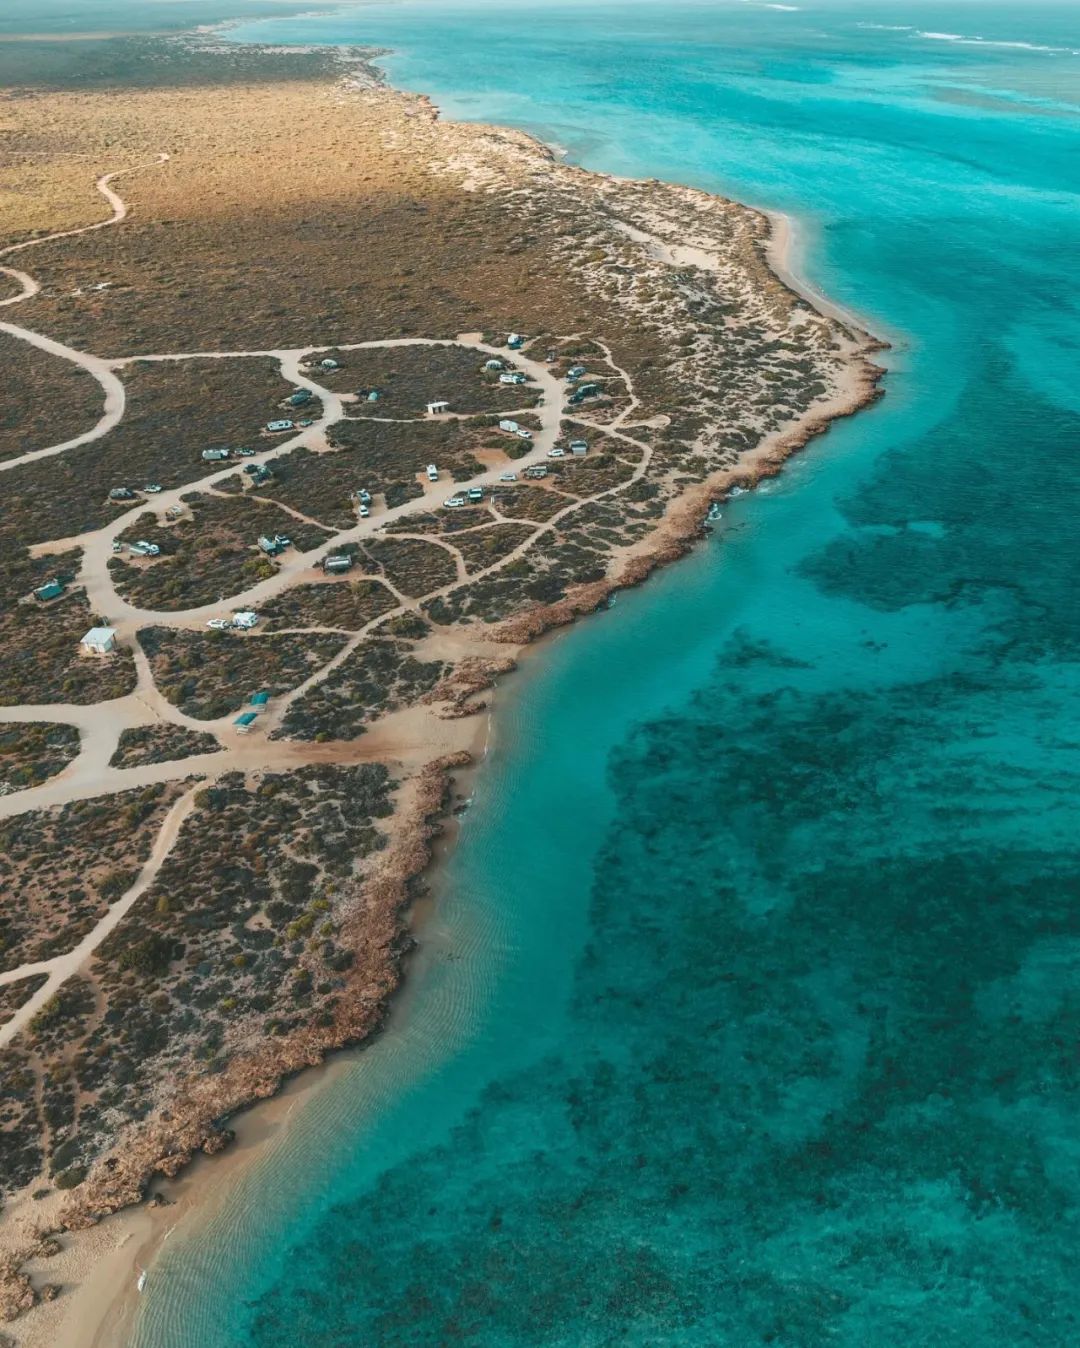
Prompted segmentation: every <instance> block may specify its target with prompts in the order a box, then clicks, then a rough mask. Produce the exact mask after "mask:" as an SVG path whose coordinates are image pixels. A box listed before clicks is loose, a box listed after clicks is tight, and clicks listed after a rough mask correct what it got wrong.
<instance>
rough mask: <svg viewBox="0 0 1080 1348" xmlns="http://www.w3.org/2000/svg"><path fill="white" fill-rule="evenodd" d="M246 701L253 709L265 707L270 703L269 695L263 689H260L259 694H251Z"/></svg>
mask: <svg viewBox="0 0 1080 1348" xmlns="http://www.w3.org/2000/svg"><path fill="white" fill-rule="evenodd" d="M248 701H249V702H250V703H251V705H252V706H253V707H265V706H266V704H267V703H268V702H269V701H270V694H269V693H268V692H267V691H266V689H265V688H262V689H260V690H259V692H257V693H252V695H251V697H250V698H249V699H248Z"/></svg>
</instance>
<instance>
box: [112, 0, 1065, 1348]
mask: <svg viewBox="0 0 1080 1348" xmlns="http://www.w3.org/2000/svg"><path fill="white" fill-rule="evenodd" d="M868 14H871V15H872V20H873V23H874V24H878V25H881V26H879V27H871V26H867V25H868V19H867V15H868ZM905 26H907V27H905ZM920 32H923V33H931V34H936V35H937V36H919V33H920ZM950 35H951V36H950ZM239 36H240V37H241V38H253V39H255V38H258V39H261V38H266V37H272V38H273V39H274V40H275V41H277V40H288V39H293V40H299V39H301V38H302V39H303V40H307V41H310V40H323V41H361V42H362V41H368V42H373V43H379V44H385V45H387V46H392V47H394V48H395V49H396V50H397V52H398V55H396V56H394V57H393V58H392V59H391V60H390V61H389V62H388V67H389V70H390V72H391V74H392V76H393V78H394V79H395V80H396V81H397V82H399V83H401V84H405V85H407V86H409V87H413V88H418V89H425V90H427V91H429V92H432V93H433V94H434V95H435V96H436V97H437V99H438V101H439V102H440V103H441V104H442V105H443V106H444V108H446V109H447V110H448V111H450V112H452V113H454V114H456V115H460V116H470V117H478V118H480V117H482V118H484V119H485V120H494V121H500V122H506V123H514V124H517V125H520V126H524V127H527V128H529V129H533V130H537V131H539V132H540V133H541V134H543V135H545V136H547V137H548V138H550V139H553V140H555V141H557V142H558V143H559V144H561V145H562V146H564V147H565V148H566V149H567V151H568V152H569V153H570V154H572V155H573V156H574V157H575V158H577V159H580V160H581V161H583V162H585V163H586V164H588V165H589V166H591V167H596V168H601V169H607V170H612V171H617V172H632V173H638V174H657V175H662V176H665V177H669V178H673V179H680V180H684V181H688V182H694V183H696V184H699V185H702V186H705V187H711V188H715V189H718V190H723V191H727V192H730V193H732V194H733V195H737V196H740V197H742V198H744V199H747V200H752V201H754V202H757V203H759V204H763V205H769V206H777V207H781V208H787V209H791V210H794V211H796V212H797V213H798V216H799V218H800V221H801V222H802V228H803V240H804V245H805V258H804V263H805V266H806V269H807V270H808V272H809V273H810V275H811V277H812V279H813V281H814V283H815V284H817V285H820V286H821V287H822V288H823V289H825V290H826V291H827V292H828V293H829V294H830V295H832V296H835V297H836V298H838V299H840V300H842V301H844V302H846V303H848V304H850V305H852V306H854V307H855V308H857V309H858V310H859V311H860V312H861V313H862V314H864V315H866V316H867V317H868V321H870V322H871V324H872V325H873V326H875V327H876V329H877V330H878V331H882V332H886V333H887V334H888V335H890V336H891V337H892V338H893V339H894V341H895V342H896V347H895V349H894V351H893V352H892V353H891V355H890V357H889V364H890V369H891V373H890V375H889V378H888V381H887V383H888V397H887V398H886V400H885V401H884V402H883V403H882V404H880V405H879V406H878V407H877V408H875V409H874V410H872V411H870V412H868V413H865V414H863V415H861V416H860V417H858V418H856V419H855V420H853V421H850V422H847V423H844V424H842V425H839V426H837V427H836V428H835V429H834V430H833V431H832V432H831V433H830V434H829V436H828V437H827V438H825V439H824V440H821V441H818V442H816V443H815V445H814V446H812V447H811V448H810V450H808V451H807V452H806V454H804V455H803V456H802V457H800V458H799V459H798V460H796V461H794V462H793V464H792V465H791V467H790V469H789V471H788V472H787V473H786V474H785V475H784V477H783V478H782V479H780V480H779V481H776V482H773V483H770V484H769V485H768V487H767V488H765V489H764V490H763V491H760V492H757V493H754V494H753V495H751V496H744V497H741V498H740V499H738V500H737V501H734V502H732V503H730V504H729V506H728V507H727V508H726V509H725V512H724V520H723V523H722V525H721V527H720V528H719V529H718V531H717V533H716V534H715V535H714V537H713V539H712V541H711V542H710V543H709V544H708V545H707V546H706V547H704V548H702V549H700V550H699V551H698V552H697V553H696V554H695V555H694V556H693V557H692V558H691V559H689V560H688V561H687V562H685V563H683V564H681V565H679V566H677V567H674V568H671V569H670V570H668V571H667V572H665V573H664V574H663V575H662V576H660V577H658V578H656V579H654V580H653V581H652V582H650V583H649V585H647V586H646V587H644V588H643V589H642V590H640V591H638V592H635V593H632V594H626V595H622V596H620V598H619V600H618V603H617V604H616V605H615V607H614V608H613V609H612V610H611V611H610V612H609V613H607V614H605V615H604V616H603V617H602V618H598V619H596V620H594V621H592V622H589V623H585V624H582V625H580V626H579V627H578V628H576V629H575V630H574V631H572V632H570V633H568V634H566V635H564V636H562V637H560V638H559V639H558V640H557V641H555V642H553V643H552V644H550V645H549V646H548V647H547V648H546V649H545V650H544V651H543V652H541V653H540V655H539V656H538V657H537V658H535V659H534V660H532V661H531V662H530V663H529V665H528V668H527V669H526V671H525V672H524V673H523V674H522V675H520V676H518V677H517V678H516V679H515V680H514V681H513V682H512V684H511V685H510V687H509V688H508V690H507V694H506V696H505V698H504V701H503V703H502V706H501V710H500V713H499V715H498V717H497V721H496V730H497V737H496V742H495V746H494V749H493V751H492V754H491V758H490V761H489V763H488V765H487V768H486V770H485V771H484V772H483V773H482V774H481V775H480V778H479V782H478V786H477V795H476V801H475V804H474V807H473V809H472V810H471V811H470V813H469V814H468V815H467V816H466V817H465V820H464V826H463V830H462V840H461V845H460V847H459V849H458V851H457V853H456V854H455V856H454V858H453V860H452V862H451V864H450V867H449V871H448V875H447V877H446V879H445V882H444V884H443V888H442V893H441V899H440V906H439V909H438V913H437V916H436V919H435V921H434V929H433V933H432V939H431V944H430V947H429V949H428V952H427V961H426V967H425V968H424V969H423V970H422V971H421V972H420V974H419V976H418V977H417V979H416V980H414V988H413V992H412V995H411V997H410V999H409V1001H408V1003H407V1005H406V1007H405V1009H404V1011H403V1014H402V1015H400V1016H399V1017H398V1018H397V1021H396V1023H395V1025H394V1027H393V1029H392V1030H391V1032H390V1033H389V1034H387V1035H386V1036H385V1037H384V1038H383V1039H382V1040H381V1041H380V1042H379V1043H378V1044H377V1045H376V1046H375V1047H374V1048H373V1049H371V1050H369V1051H368V1052H366V1053H363V1054H359V1055H357V1056H356V1057H355V1058H354V1059H353V1060H352V1061H351V1063H350V1065H349V1066H348V1067H347V1068H345V1069H344V1070H342V1071H340V1072H339V1073H338V1074H337V1075H336V1077H335V1079H334V1080H333V1082H332V1084H331V1085H329V1086H328V1087H327V1088H326V1089H325V1090H323V1091H322V1092H321V1093H319V1094H318V1095H317V1096H316V1097H315V1099H314V1101H313V1102H312V1103H310V1104H308V1105H307V1106H305V1108H304V1109H303V1110H302V1112H300V1113H299V1115H298V1116H297V1117H296V1118H295V1119H294V1121H293V1123H292V1125H291V1126H290V1128H289V1129H288V1130H287V1132H286V1133H285V1135H284V1137H283V1138H282V1139H281V1140H280V1142H279V1143H278V1144H277V1145H276V1146H274V1147H272V1148H271V1149H270V1151H269V1153H268V1155H267V1157H266V1159H265V1161H264V1162H263V1163H262V1164H261V1165H260V1166H258V1167H257V1168H256V1169H254V1170H253V1171H252V1172H251V1173H250V1174H249V1175H248V1176H247V1177H246V1179H245V1180H244V1181H243V1182H242V1183H241V1184H240V1185H239V1186H238V1187H237V1188H236V1190H235V1191H234V1192H233V1193H232V1194H231V1196H230V1199H229V1202H228V1204H227V1206H226V1207H225V1209H224V1211H223V1212H222V1213H221V1215H220V1216H219V1217H218V1218H216V1219H215V1221H214V1222H213V1223H212V1224H211V1225H210V1226H209V1227H208V1228H207V1229H205V1230H203V1231H202V1232H201V1233H200V1235H199V1237H198V1238H197V1239H195V1240H191V1239H189V1240H184V1239H183V1238H182V1237H177V1238H176V1243H170V1244H169V1245H167V1246H166V1253H165V1254H164V1256H163V1257H162V1258H161V1259H160V1260H159V1261H158V1263H157V1264H156V1265H155V1267H154V1270H153V1272H152V1274H151V1278H150V1282H149V1285H148V1288H147V1295H146V1297H145V1298H144V1303H143V1308H142V1309H143V1313H142V1316H141V1318H140V1322H139V1326H138V1330H137V1333H136V1336H135V1338H136V1342H137V1343H138V1345H139V1348H181V1345H189V1344H192V1343H198V1344H199V1345H200V1348H277V1346H278V1345H286V1344H288V1345H293V1344H296V1343H302V1342H306V1343H308V1344H311V1345H319V1348H322V1345H349V1346H350V1348H352V1346H353V1345H361V1344H363V1345H368V1344H370V1345H374V1344H379V1345H389V1344H406V1343H407V1344H431V1345H434V1344H440V1345H441V1344H446V1343H451V1342H455V1341H460V1342H468V1343H474V1344H481V1345H488V1346H490V1348H514V1346H516V1345H532V1344H539V1343H543V1344H546V1345H560V1346H561V1345H566V1346H567V1348H570V1346H571V1345H608V1344H615V1343H619V1344H635V1345H646V1344H648V1345H653V1344H695V1345H696V1344H717V1343H722V1344H728V1345H733V1346H737V1348H741V1346H742V1345H748V1344H756V1343H770V1344H774V1345H791V1348H812V1346H814V1345H818V1344H821V1345H824V1344H829V1345H836V1344H840V1345H845V1346H847V1348H856V1345H858V1346H859V1348H862V1346H863V1345H867V1344H874V1345H879V1344H880V1345H892V1344H904V1345H906V1346H907V1348H911V1345H927V1348H929V1345H934V1346H935V1348H938V1346H940V1345H961V1344H963V1345H971V1344H994V1345H999V1344H1009V1345H1013V1344H1032V1345H1058V1344H1061V1345H1065V1344H1070V1345H1071V1344H1073V1343H1075V1342H1076V1341H1077V1338H1078V1337H1080V1292H1078V1290H1077V1280H1076V1278H1075V1273H1074V1268H1073V1260H1072V1256H1073V1253H1074V1252H1075V1250H1076V1249H1077V1248H1078V1240H1080V1230H1078V1226H1080V1221H1078V1200H1080V1131H1078V1126H1077V1087H1078V1084H1080V1083H1078V1079H1077V1058H1076V1042H1077V1034H1078V1030H1080V980H1078V974H1080V907H1078V903H1077V881H1078V878H1080V858H1078V851H1077V816H1076V803H1075V802H1076V799H1077V786H1078V780H1080V735H1078V732H1077V712H1078V711H1080V678H1078V654H1080V652H1078V649H1077V647H1078V641H1080V599H1078V597H1077V587H1076V581H1075V577H1076V574H1077V560H1078V554H1080V531H1078V528H1077V523H1076V521H1077V518H1078V512H1080V472H1078V467H1080V465H1078V462H1077V458H1078V455H1080V281H1078V277H1080V268H1078V266H1077V264H1078V263H1080V243H1078V241H1080V153H1078V151H1080V58H1078V57H1077V56H1076V55H1073V54H1071V53H1072V52H1074V51H1076V50H1080V18H1078V17H1077V13H1076V10H1075V7H1070V6H1068V5H1057V6H1033V5H1027V4H1025V5H1019V4H997V5H980V4H971V3H968V4H956V5H954V6H950V5H943V4H933V5H930V4H928V3H925V4H919V3H907V4H903V3H896V4H886V3H883V4H877V5H874V6H873V7H870V6H866V5H863V6H859V7H855V6H848V7H843V6H840V5H835V4H833V5H815V6H814V7H813V9H810V8H807V9H785V8H776V7H770V6H758V5H749V4H740V5H731V6H716V5H696V6H688V5H664V6H660V5H655V4H652V3H642V4H639V5H633V6H625V5H620V6H618V7H615V6H611V7H601V6H594V5H575V6H573V7H572V8H569V7H564V6H561V5H558V4H556V5H551V4H546V5H544V6H542V7H540V6H533V5H531V4H529V3H526V4H523V5H520V6H515V7H514V8H513V9H509V10H504V9H502V8H499V7H492V6H487V7H484V8H480V7H474V8H472V9H464V8H458V7H454V6H450V5H443V4H441V3H439V4H434V3H427V4H423V3H413V4H403V5H398V6H384V5H375V6H372V7H370V8H365V9H364V10H362V11H352V12H351V13H349V14H348V15H346V16H339V17H334V16H329V17H325V18H311V17H309V18H306V19H304V20H302V21H301V20H288V19H283V20H279V21H274V22H273V23H272V24H260V25H252V26H250V27H249V28H247V29H244V30H241V32H240V34H239ZM976 39H981V40H978V41H977V40H976ZM1012 43H1026V44H1029V45H1028V46H1026V47H1021V46H1012V45H1005V44H1012ZM995 44H1002V45H995ZM1040 49H1045V50H1040Z"/></svg>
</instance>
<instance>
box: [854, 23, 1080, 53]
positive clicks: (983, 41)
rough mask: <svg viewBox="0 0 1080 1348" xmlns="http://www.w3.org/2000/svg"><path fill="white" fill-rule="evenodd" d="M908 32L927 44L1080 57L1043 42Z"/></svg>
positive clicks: (957, 34) (1075, 51) (919, 31)
mask: <svg viewBox="0 0 1080 1348" xmlns="http://www.w3.org/2000/svg"><path fill="white" fill-rule="evenodd" d="M864 26H866V25H864ZM907 31H909V32H914V33H915V36H916V37H921V38H924V39H925V40H926V41H927V42H957V43H959V44H960V45H961V46H964V47H1011V48H1015V49H1017V50H1020V51H1042V52H1051V53H1055V54H1057V55H1062V56H1078V55H1080V51H1077V50H1076V48H1074V47H1047V46H1045V45H1044V44H1043V43H1041V42H1006V41H1005V40H1004V39H1001V38H993V37H969V36H967V35H966V34H964V33H930V32H925V31H923V30H922V29H917V30H916V29H908V30H907Z"/></svg>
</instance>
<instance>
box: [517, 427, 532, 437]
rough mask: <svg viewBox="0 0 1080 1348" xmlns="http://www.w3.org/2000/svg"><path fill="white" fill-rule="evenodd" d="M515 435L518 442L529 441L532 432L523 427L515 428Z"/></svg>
mask: <svg viewBox="0 0 1080 1348" xmlns="http://www.w3.org/2000/svg"><path fill="white" fill-rule="evenodd" d="M516 434H517V438H518V439H519V440H531V439H532V431H527V430H526V429H525V427H524V426H519V427H518V428H517V432H516Z"/></svg>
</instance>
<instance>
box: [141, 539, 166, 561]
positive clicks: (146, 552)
mask: <svg viewBox="0 0 1080 1348" xmlns="http://www.w3.org/2000/svg"><path fill="white" fill-rule="evenodd" d="M136 546H137V547H140V548H141V549H142V551H143V556H144V557H157V556H158V555H159V554H160V552H161V549H160V548H159V547H158V545H157V544H156V543H148V542H147V541H146V539H145V538H140V539H139V541H138V543H137V544H136Z"/></svg>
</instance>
